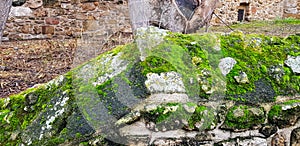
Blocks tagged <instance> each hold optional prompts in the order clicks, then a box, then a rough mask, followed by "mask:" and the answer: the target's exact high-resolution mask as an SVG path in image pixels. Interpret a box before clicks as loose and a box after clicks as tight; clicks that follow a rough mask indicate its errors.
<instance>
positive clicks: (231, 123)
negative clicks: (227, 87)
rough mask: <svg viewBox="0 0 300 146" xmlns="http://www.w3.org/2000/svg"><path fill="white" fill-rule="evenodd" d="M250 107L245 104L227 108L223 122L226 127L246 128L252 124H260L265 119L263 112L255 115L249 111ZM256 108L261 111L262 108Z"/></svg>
mask: <svg viewBox="0 0 300 146" xmlns="http://www.w3.org/2000/svg"><path fill="white" fill-rule="evenodd" d="M250 108H251V107H249V106H246V105H240V106H234V107H232V108H231V109H229V111H228V113H227V115H226V119H225V122H224V124H225V125H226V127H227V128H232V129H247V128H250V127H252V126H254V125H259V124H262V123H263V122H264V121H265V116H264V114H258V115H256V114H254V113H252V112H251V111H250ZM258 110H261V111H263V109H262V108H259V109H258ZM235 113H239V114H235ZM237 115H238V116H237Z"/></svg>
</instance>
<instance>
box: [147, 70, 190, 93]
mask: <svg viewBox="0 0 300 146" xmlns="http://www.w3.org/2000/svg"><path fill="white" fill-rule="evenodd" d="M145 84H146V87H147V89H148V90H149V91H150V93H170V94H172V93H185V92H186V91H185V87H184V84H183V82H182V78H181V77H180V74H178V73H176V72H168V73H161V74H160V75H158V74H155V73H149V74H147V80H146V82H145Z"/></svg>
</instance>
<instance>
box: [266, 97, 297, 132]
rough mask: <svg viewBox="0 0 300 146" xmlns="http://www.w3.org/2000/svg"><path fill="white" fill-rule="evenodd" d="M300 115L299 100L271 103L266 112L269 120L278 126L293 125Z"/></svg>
mask: <svg viewBox="0 0 300 146" xmlns="http://www.w3.org/2000/svg"><path fill="white" fill-rule="evenodd" d="M299 117H300V100H289V101H287V102H284V103H281V104H276V105H273V106H272V108H271V110H270V111H269V114H268V119H269V122H270V123H272V124H275V125H277V126H278V127H280V128H284V127H288V126H292V125H294V124H295V123H296V122H297V120H298V119H299Z"/></svg>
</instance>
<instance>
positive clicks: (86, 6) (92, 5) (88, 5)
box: [81, 3, 96, 11]
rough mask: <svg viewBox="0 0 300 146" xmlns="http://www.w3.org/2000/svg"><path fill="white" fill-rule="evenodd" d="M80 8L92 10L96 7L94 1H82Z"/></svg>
mask: <svg viewBox="0 0 300 146" xmlns="http://www.w3.org/2000/svg"><path fill="white" fill-rule="evenodd" d="M81 8H82V10H83V11H93V10H95V9H96V6H95V4H94V3H83V4H82V5H81Z"/></svg>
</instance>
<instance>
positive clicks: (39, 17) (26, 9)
mask: <svg viewBox="0 0 300 146" xmlns="http://www.w3.org/2000/svg"><path fill="white" fill-rule="evenodd" d="M47 2H48V3H47ZM50 2H54V3H52V4H51V3H50ZM49 3H50V4H51V5H50V4H49ZM127 30H129V31H130V24H129V16H128V9H127V3H126V2H123V1H119V2H116V3H115V2H113V1H98V0H81V1H74V0H59V1H57V0H56V1H55V0H52V1H46V0H44V3H43V1H34V0H28V1H27V2H26V3H23V4H22V3H21V2H19V3H14V6H13V7H12V10H11V13H10V16H9V19H8V21H7V24H6V29H5V31H4V38H3V39H4V40H12V39H14V40H19V39H45V38H59V39H61V38H76V37H81V35H82V34H83V32H93V33H97V34H98V36H99V37H107V36H109V35H111V34H113V33H116V32H118V31H127Z"/></svg>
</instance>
